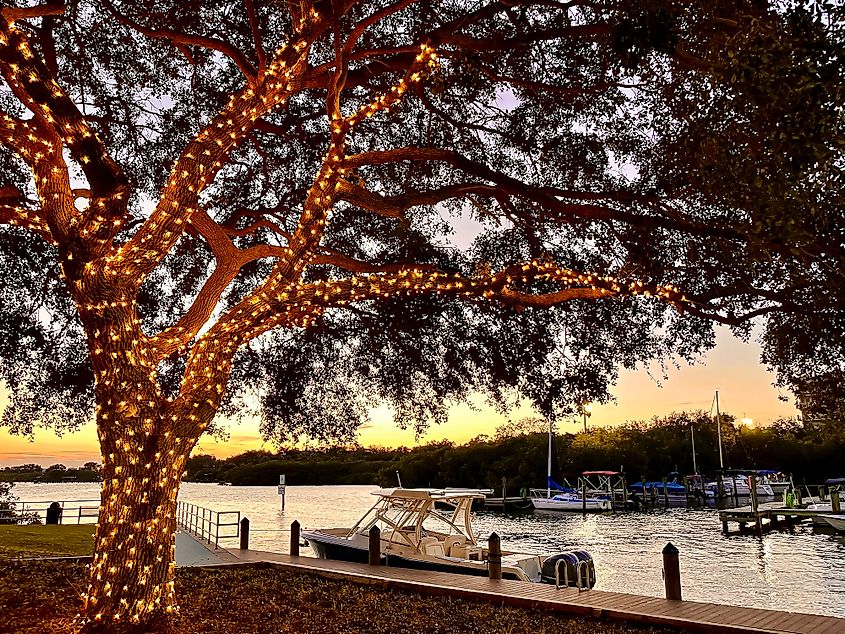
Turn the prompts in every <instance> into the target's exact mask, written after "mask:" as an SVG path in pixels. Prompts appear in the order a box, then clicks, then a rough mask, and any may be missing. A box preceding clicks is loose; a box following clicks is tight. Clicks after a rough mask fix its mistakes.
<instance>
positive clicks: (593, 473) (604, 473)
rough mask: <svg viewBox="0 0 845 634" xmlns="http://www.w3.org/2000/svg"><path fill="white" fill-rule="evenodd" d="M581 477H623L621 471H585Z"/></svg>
mask: <svg viewBox="0 0 845 634" xmlns="http://www.w3.org/2000/svg"><path fill="white" fill-rule="evenodd" d="M581 475H585V476H614V475H622V472H621V471H584V472H583V473H582V474H581Z"/></svg>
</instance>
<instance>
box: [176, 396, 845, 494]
mask: <svg viewBox="0 0 845 634" xmlns="http://www.w3.org/2000/svg"><path fill="white" fill-rule="evenodd" d="M543 425H544V424H542V422H541V421H536V420H531V421H527V422H526V424H523V425H520V424H515V425H510V426H508V428H507V429H505V430H504V431H503V430H502V429H500V430H499V431H500V433H498V434H497V437H496V438H490V437H487V436H481V437H478V438H476V439H474V440H472V441H470V442H468V443H466V444H464V445H455V444H454V443H451V442H437V443H431V444H428V445H424V446H421V447H416V448H414V449H407V448H399V449H389V448H361V447H351V448H349V447H333V448H326V449H320V450H303V449H287V450H284V451H281V452H278V453H270V452H267V451H248V452H246V453H243V454H240V455H238V456H233V457H232V458H228V459H226V460H219V459H217V458H214V457H213V456H207V455H197V456H194V457H192V458H191V459H190V460H189V461H188V464H187V473H186V477H187V479H188V480H191V481H195V482H230V483H232V484H234V485H275V484H278V481H279V474H285V476H286V483H287V484H289V485H323V484H379V485H382V486H396V484H397V478H396V472H397V471H398V472H399V475H400V476H401V478H402V484H403V485H404V486H406V487H445V486H453V487H473V488H493V489H496V490H497V491H499V490H501V483H502V478H503V477H505V478H507V480H508V484H507V486H508V491H509V492H512V493H513V494H515V493H517V492H518V491H519V489H521V488H522V487H527V488H531V487H542V486H545V482H546V460H547V452H548V436H547V434H546V433H543V432H542V431H540V428H541V427H542V426H543ZM692 429H694V430H695V446H696V454H697V466H698V470H699V471H700V472H702V473H705V474H712V473H714V472H715V470H716V469H718V467H719V459H718V450H717V439H716V426H715V424H714V422H713V421H712V419H711V418H710V416H709V415H707V414H706V413H704V412H693V413H680V414H673V415H671V416H668V417H666V418H655V419H652V420H651V421H649V422H632V423H626V424H624V425H619V426H615V427H605V428H594V429H592V430H590V431H589V432H587V433H578V434H568V433H567V434H559V435H557V436H556V437H555V439H554V450H553V460H552V464H553V473H554V475H555V476H556V477H557V478H562V477H566V476H574V475H577V474H578V473H580V472H582V471H586V470H598V469H602V470H604V469H609V470H619V469H621V470H623V471H624V472H625V473H626V474H627V476H628V480H629V482H632V481H636V480H639V479H640V477H646V478H648V479H654V478H661V477H664V476H666V475H667V474H668V473H670V472H672V471H678V472H680V473H681V474H690V473H692V472H693V464H692V450H691V437H690V436H691V430H692ZM722 445H723V451H724V455H725V467H726V468H756V469H779V470H782V471H784V472H786V473H791V474H793V476H794V477H795V478H796V483H801V482H808V483H819V482H822V481H823V480H824V479H826V478H829V477H837V476H845V466H843V465H842V456H843V455H845V453H843V450H845V429H842V427H841V426H837V425H827V426H824V427H819V428H814V429H805V428H804V427H803V426H802V425H801V423H799V422H797V421H793V420H781V421H777V422H775V423H773V424H772V425H769V426H765V427H759V428H750V427H747V426H744V425H741V424H738V423H736V422H735V421H734V419H733V417H732V416H730V415H723V417H722Z"/></svg>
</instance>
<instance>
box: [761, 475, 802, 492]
mask: <svg viewBox="0 0 845 634" xmlns="http://www.w3.org/2000/svg"><path fill="white" fill-rule="evenodd" d="M757 475H758V476H759V477H760V480H759V483H760V484H768V485H769V486H770V487H771V488H772V493H773V494H774V495H783V493H784V491H787V490H789V489H794V488H795V487H794V485H793V484H792V478H791V477H790V476H788V475H786V474H785V473H782V472H780V471H775V470H773V469H759V470H758V471H757Z"/></svg>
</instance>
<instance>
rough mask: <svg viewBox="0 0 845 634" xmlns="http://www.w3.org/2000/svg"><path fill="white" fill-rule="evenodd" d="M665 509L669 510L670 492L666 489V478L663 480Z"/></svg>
mask: <svg viewBox="0 0 845 634" xmlns="http://www.w3.org/2000/svg"><path fill="white" fill-rule="evenodd" d="M663 507H664V508H667V509H668V508H669V490H668V489H667V487H666V478H663Z"/></svg>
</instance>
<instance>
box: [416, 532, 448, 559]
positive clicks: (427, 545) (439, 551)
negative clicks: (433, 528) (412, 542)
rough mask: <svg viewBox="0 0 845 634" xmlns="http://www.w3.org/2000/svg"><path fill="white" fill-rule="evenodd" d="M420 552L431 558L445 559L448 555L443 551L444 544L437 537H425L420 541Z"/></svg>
mask: <svg viewBox="0 0 845 634" xmlns="http://www.w3.org/2000/svg"><path fill="white" fill-rule="evenodd" d="M420 552H421V553H422V554H424V555H431V556H440V557H443V556H445V555H446V551H445V550H443V543H442V542H441V541H439V540H438V539H437V538H436V537H423V538H422V539H421V540H420Z"/></svg>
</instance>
